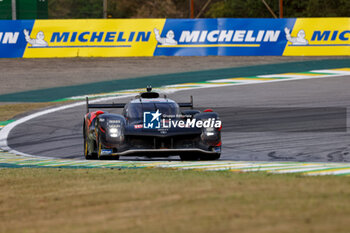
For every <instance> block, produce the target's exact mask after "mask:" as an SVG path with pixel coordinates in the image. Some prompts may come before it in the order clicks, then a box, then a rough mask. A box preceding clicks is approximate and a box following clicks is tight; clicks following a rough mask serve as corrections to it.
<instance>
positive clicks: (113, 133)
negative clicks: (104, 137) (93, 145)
mask: <svg viewBox="0 0 350 233" xmlns="http://www.w3.org/2000/svg"><path fill="white" fill-rule="evenodd" d="M109 136H111V137H119V136H120V128H115V127H113V128H109Z"/></svg>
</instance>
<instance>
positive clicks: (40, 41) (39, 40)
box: [23, 29, 48, 47]
mask: <svg viewBox="0 0 350 233" xmlns="http://www.w3.org/2000/svg"><path fill="white" fill-rule="evenodd" d="M23 33H24V36H25V39H26V41H27V43H29V44H31V46H33V47H47V46H48V43H47V42H46V41H45V40H44V38H45V35H44V33H43V32H42V31H40V32H38V33H37V34H36V38H35V39H32V38H30V36H29V31H28V30H26V29H24V30H23Z"/></svg>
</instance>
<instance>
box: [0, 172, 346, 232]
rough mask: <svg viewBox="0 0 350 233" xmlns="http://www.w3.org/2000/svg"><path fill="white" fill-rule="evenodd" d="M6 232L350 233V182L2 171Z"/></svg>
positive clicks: (1, 224)
mask: <svg viewBox="0 0 350 233" xmlns="http://www.w3.org/2000/svg"><path fill="white" fill-rule="evenodd" d="M0 177H1V179H0V187H1V192H0V232H6V233H11V232H38V233H40V232H45V233H46V232H60V233H61V232H84V233H85V232H254V233H256V232H266V233H267V232H278V233H281V232H318V233H320V232H337V233H338V232H348V230H349V229H350V221H349V216H350V202H349V200H350V179H349V178H348V177H333V176H325V177H304V176H300V175H269V174H266V173H244V174H243V173H232V172H199V171H176V170H162V169H132V170H118V169H86V170H80V169H45V168H42V169H33V168H22V169H0Z"/></svg>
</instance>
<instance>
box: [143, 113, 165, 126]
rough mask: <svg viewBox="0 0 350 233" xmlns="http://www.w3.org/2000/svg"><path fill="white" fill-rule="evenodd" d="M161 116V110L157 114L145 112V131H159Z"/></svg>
mask: <svg viewBox="0 0 350 233" xmlns="http://www.w3.org/2000/svg"><path fill="white" fill-rule="evenodd" d="M161 115H162V114H161V113H160V112H159V109H158V110H157V111H156V112H144V113H143V128H145V129H159V128H160V116H161Z"/></svg>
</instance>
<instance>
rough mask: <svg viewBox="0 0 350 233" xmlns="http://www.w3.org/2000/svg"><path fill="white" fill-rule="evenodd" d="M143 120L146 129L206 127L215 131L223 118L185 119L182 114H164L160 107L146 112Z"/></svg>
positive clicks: (219, 126)
mask: <svg viewBox="0 0 350 233" xmlns="http://www.w3.org/2000/svg"><path fill="white" fill-rule="evenodd" d="M161 116H163V117H161ZM143 122H144V123H143V128H145V129H170V128H206V129H208V131H210V130H211V131H214V128H221V120H219V119H215V118H209V119H205V120H201V119H196V118H187V119H184V116H182V115H180V116H175V115H174V116H171V115H162V113H160V112H159V109H157V111H156V112H144V113H143ZM213 134H214V133H213Z"/></svg>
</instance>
